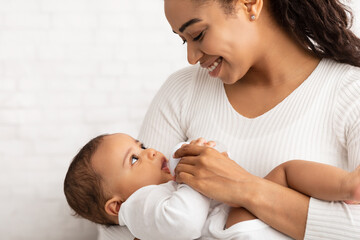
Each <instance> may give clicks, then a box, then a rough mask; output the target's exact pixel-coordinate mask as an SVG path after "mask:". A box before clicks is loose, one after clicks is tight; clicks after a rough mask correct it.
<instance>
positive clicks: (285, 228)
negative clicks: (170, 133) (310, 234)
mask: <svg viewBox="0 0 360 240" xmlns="http://www.w3.org/2000/svg"><path fill="white" fill-rule="evenodd" d="M244 190H245V192H247V194H243V196H242V197H241V198H240V199H239V200H240V201H239V205H242V206H244V207H245V208H246V209H248V210H249V211H250V212H251V213H253V214H254V215H255V216H256V217H258V218H259V219H261V220H262V221H264V222H265V223H267V224H268V225H270V226H271V227H273V228H275V229H277V230H278V231H280V232H282V233H285V234H286V235H289V236H290V237H292V238H295V239H303V238H304V234H305V226H306V219H307V213H308V207H309V197H307V196H305V195H303V194H301V193H299V192H296V191H294V190H292V189H289V188H286V187H283V186H281V185H278V184H276V183H273V182H271V181H268V180H266V179H261V178H258V179H257V180H256V181H254V182H252V183H250V184H249V183H247V185H246V186H244V185H243V183H239V186H238V187H237V190H235V192H234V199H236V196H241V195H240V194H242V193H244Z"/></svg>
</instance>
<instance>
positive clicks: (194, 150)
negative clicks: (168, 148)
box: [174, 144, 205, 158]
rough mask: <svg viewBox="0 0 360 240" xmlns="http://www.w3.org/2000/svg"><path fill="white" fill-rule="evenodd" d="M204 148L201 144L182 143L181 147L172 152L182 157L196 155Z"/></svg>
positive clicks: (175, 155)
mask: <svg viewBox="0 0 360 240" xmlns="http://www.w3.org/2000/svg"><path fill="white" fill-rule="evenodd" d="M204 148H205V147H203V146H197V145H191V144H186V145H183V146H182V147H181V148H179V149H178V150H177V151H176V152H175V153H174V157H175V158H182V157H184V156H197V155H199V154H200V153H201V151H202V150H204Z"/></svg>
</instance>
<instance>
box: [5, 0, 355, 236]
mask: <svg viewBox="0 0 360 240" xmlns="http://www.w3.org/2000/svg"><path fill="white" fill-rule="evenodd" d="M352 5H353V6H354V7H355V17H356V13H358V14H360V3H358V1H353V3H352ZM358 9H359V10H358ZM355 20H356V21H355V25H354V29H355V31H356V32H357V33H359V32H360V31H358V28H357V27H358V26H359V24H357V19H355ZM183 66H187V62H186V47H185V46H182V44H181V40H180V38H179V37H177V36H175V34H173V33H172V31H171V29H170V27H169V26H168V23H167V22H166V19H165V16H164V14H163V1H161V0H156V1H150V0H137V1H128V0H102V1H97V0H32V1H29V0H0V164H1V167H0V189H1V191H0V197H1V199H2V200H1V204H0V212H1V214H0V222H1V223H2V224H0V236H1V239H7V240H22V239H27V240H42V239H44V240H49V239H51V240H52V239H54V240H57V239H59V240H60V239H76V240H91V239H96V236H97V230H96V227H95V226H94V224H91V223H89V222H88V221H85V220H81V219H77V218H74V217H73V216H71V211H70V209H69V208H68V206H67V204H66V201H65V198H64V195H63V192H62V183H63V179H64V175H65V172H66V170H67V167H68V165H69V162H70V160H71V158H72V157H73V156H74V155H75V153H76V152H77V151H78V150H79V148H80V146H82V145H83V144H84V143H85V142H86V141H88V140H89V139H90V138H91V137H94V136H96V135H98V134H101V133H112V132H127V133H129V134H131V135H133V136H136V135H137V133H138V131H139V127H140V124H141V121H142V118H143V116H144V114H145V112H146V109H147V107H148V105H149V104H150V101H151V99H152V97H153V96H154V94H155V93H156V90H157V89H158V88H159V87H160V86H161V84H162V83H163V82H164V81H165V79H166V77H167V76H168V75H169V74H170V73H172V72H173V71H175V70H177V69H179V68H181V67H183Z"/></svg>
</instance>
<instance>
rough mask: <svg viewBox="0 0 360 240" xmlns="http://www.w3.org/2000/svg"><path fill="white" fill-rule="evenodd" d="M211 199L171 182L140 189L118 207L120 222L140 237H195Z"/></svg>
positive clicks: (199, 230) (198, 234) (200, 228)
mask: <svg viewBox="0 0 360 240" xmlns="http://www.w3.org/2000/svg"><path fill="white" fill-rule="evenodd" d="M209 207H210V200H209V199H208V198H206V197H205V196H203V195H201V194H200V193H198V192H196V191H195V190H193V189H192V188H191V187H189V186H187V185H185V184H177V183H175V182H173V181H171V182H168V183H165V184H161V185H151V186H147V187H144V188H141V189H139V190H138V191H136V192H135V193H134V194H132V195H131V196H130V197H129V198H128V199H127V200H126V201H125V202H124V203H123V204H122V206H121V208H120V211H119V224H120V225H126V226H127V227H128V228H129V230H130V232H131V233H132V234H133V235H134V236H136V237H137V238H139V239H142V240H146V239H174V240H176V239H179V240H185V239H196V238H199V237H200V236H201V232H202V228H203V226H204V224H205V221H206V218H207V215H208V211H209Z"/></svg>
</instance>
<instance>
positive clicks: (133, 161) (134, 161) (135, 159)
mask: <svg viewBox="0 0 360 240" xmlns="http://www.w3.org/2000/svg"><path fill="white" fill-rule="evenodd" d="M137 160H139V158H138V157H137V156H135V155H133V156H132V157H131V165H133V164H134V163H136V162H137Z"/></svg>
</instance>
